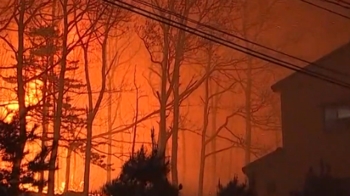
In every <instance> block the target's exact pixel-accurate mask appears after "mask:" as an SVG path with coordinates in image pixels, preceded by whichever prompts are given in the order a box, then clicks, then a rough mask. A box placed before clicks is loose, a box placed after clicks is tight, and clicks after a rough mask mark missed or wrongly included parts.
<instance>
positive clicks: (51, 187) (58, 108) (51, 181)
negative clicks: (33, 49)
mask: <svg viewBox="0 0 350 196" xmlns="http://www.w3.org/2000/svg"><path fill="white" fill-rule="evenodd" d="M62 4H63V5H62V11H63V36H62V59H61V63H60V64H61V70H60V74H59V81H58V99H57V102H56V103H54V105H55V109H54V110H55V111H54V114H55V120H54V128H53V131H54V134H53V141H52V149H51V155H50V160H49V177H48V190H47V195H48V196H54V194H55V172H56V159H57V154H58V145H59V139H60V129H61V116H62V106H63V94H64V80H65V79H64V78H65V74H66V64H67V55H68V51H67V49H68V45H67V44H68V43H67V39H68V30H69V29H68V28H69V27H68V15H67V6H68V0H63V2H62ZM55 6H56V1H55V0H54V1H53V8H52V13H53V17H54V13H55Z"/></svg>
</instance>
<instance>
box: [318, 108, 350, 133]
mask: <svg viewBox="0 0 350 196" xmlns="http://www.w3.org/2000/svg"><path fill="white" fill-rule="evenodd" d="M324 118H325V126H326V130H339V129H349V130H350V106H348V105H342V106H330V107H326V108H325V113H324Z"/></svg>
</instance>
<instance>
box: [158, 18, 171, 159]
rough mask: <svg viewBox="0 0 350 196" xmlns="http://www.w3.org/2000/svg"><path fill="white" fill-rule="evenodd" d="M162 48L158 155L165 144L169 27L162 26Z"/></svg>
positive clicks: (161, 152) (163, 150)
mask: <svg viewBox="0 0 350 196" xmlns="http://www.w3.org/2000/svg"><path fill="white" fill-rule="evenodd" d="M163 39H164V46H163V56H164V57H163V61H162V65H161V66H162V67H161V69H162V70H161V89H160V97H159V99H160V100H159V102H160V103H159V104H160V108H159V118H160V119H159V130H158V142H157V144H158V155H160V156H163V155H165V150H166V143H167V127H166V125H167V123H166V119H167V116H166V105H167V103H168V96H167V82H168V78H167V76H168V67H169V65H168V55H169V47H170V46H169V26H167V25H165V26H164V38H163Z"/></svg>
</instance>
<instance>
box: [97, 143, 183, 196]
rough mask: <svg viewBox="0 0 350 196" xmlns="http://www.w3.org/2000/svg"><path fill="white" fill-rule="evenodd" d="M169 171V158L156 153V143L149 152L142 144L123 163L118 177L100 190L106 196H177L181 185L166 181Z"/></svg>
mask: <svg viewBox="0 0 350 196" xmlns="http://www.w3.org/2000/svg"><path fill="white" fill-rule="evenodd" d="M169 172H170V164H169V160H168V159H167V158H165V157H164V156H159V155H158V153H157V146H156V145H152V151H151V152H150V153H147V151H146V149H145V147H144V146H142V147H141V149H140V150H139V151H138V152H137V153H135V155H131V156H130V158H129V160H128V161H126V162H125V163H124V165H123V167H122V170H121V173H120V175H119V177H118V178H116V179H114V180H112V181H111V182H110V183H107V184H105V185H104V186H103V188H102V191H103V192H104V194H106V195H108V196H178V195H179V190H180V189H181V187H180V188H178V187H176V186H174V185H172V184H171V183H170V182H169V181H168V179H167V175H168V174H169Z"/></svg>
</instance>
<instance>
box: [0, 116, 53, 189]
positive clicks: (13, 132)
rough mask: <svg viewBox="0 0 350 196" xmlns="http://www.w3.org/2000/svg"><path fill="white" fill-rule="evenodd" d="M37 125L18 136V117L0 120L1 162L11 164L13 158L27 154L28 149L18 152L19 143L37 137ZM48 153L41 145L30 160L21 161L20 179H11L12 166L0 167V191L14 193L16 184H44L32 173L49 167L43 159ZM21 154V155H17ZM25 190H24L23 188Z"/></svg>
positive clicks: (21, 158)
mask: <svg viewBox="0 0 350 196" xmlns="http://www.w3.org/2000/svg"><path fill="white" fill-rule="evenodd" d="M36 129H37V126H34V128H32V129H31V130H30V131H27V135H26V136H25V137H20V123H19V118H18V117H16V116H15V117H14V118H13V120H12V121H11V122H9V123H7V122H4V121H0V157H1V159H0V160H1V163H4V164H8V165H12V163H13V162H14V161H15V160H18V159H20V160H23V158H24V156H25V155H27V154H29V153H30V152H29V151H26V152H20V151H21V147H20V146H21V145H20V144H23V143H24V144H28V143H30V142H33V141H34V140H35V139H38V138H39V136H36V134H35V131H36ZM48 154H49V149H48V148H47V147H45V146H44V147H43V148H42V150H41V152H39V153H38V154H36V155H35V156H34V157H33V158H32V159H31V160H26V161H23V163H22V165H21V171H20V181H19V182H14V180H12V176H13V175H12V173H13V171H12V168H11V167H6V168H0V182H1V185H0V186H1V187H0V189H1V190H0V193H1V195H6V194H3V192H7V194H9V195H16V194H17V193H16V194H14V193H13V192H17V190H14V189H17V187H16V185H18V184H19V185H20V184H30V185H31V186H39V185H43V184H45V181H38V180H36V179H35V178H34V175H35V174H36V173H38V172H40V171H47V170H48V169H49V167H48V163H47V162H46V161H45V159H46V157H47V156H48ZM18 156H22V157H18ZM23 191H25V190H23Z"/></svg>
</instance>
